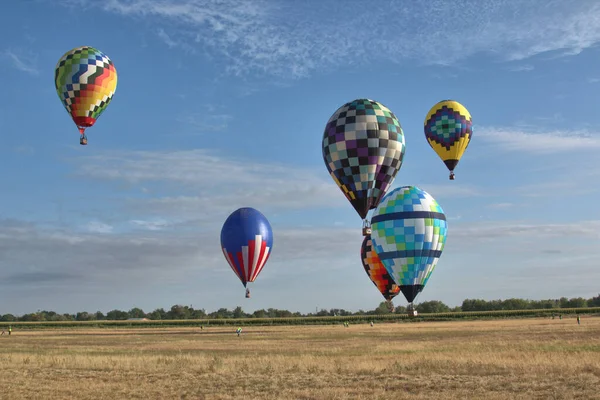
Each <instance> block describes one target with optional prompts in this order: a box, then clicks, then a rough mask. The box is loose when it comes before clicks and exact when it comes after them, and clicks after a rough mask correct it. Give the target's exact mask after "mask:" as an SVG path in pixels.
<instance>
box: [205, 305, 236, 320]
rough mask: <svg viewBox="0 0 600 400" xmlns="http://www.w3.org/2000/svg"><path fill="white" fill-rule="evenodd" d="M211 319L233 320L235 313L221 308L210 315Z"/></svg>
mask: <svg viewBox="0 0 600 400" xmlns="http://www.w3.org/2000/svg"><path fill="white" fill-rule="evenodd" d="M208 316H209V317H211V318H218V319H223V318H231V317H232V316H233V313H232V312H231V311H229V310H228V309H226V308H223V307H221V308H219V309H218V310H217V311H214V312H211V313H210V314H208Z"/></svg>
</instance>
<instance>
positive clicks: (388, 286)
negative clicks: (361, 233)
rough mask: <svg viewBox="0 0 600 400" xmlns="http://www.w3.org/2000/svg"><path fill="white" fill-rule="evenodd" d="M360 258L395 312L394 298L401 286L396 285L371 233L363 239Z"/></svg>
mask: <svg viewBox="0 0 600 400" xmlns="http://www.w3.org/2000/svg"><path fill="white" fill-rule="evenodd" d="M360 258H361V260H362V264H363V267H364V269H365V272H366V273H367V275H368V276H369V279H371V281H372V282H373V284H374V285H375V286H376V287H377V289H378V290H379V292H381V294H382V295H383V297H384V298H385V299H386V300H387V303H388V308H389V309H390V311H392V312H393V310H394V305H393V304H392V299H393V298H394V297H396V296H397V295H398V293H400V288H399V287H398V285H396V283H395V282H394V280H393V279H392V277H391V276H390V274H389V273H388V272H387V270H386V269H385V267H384V266H383V264H382V263H381V260H380V259H379V256H378V255H377V253H376V252H375V250H374V249H373V242H372V240H371V235H367V236H365V238H364V239H363V242H362V246H361V248H360Z"/></svg>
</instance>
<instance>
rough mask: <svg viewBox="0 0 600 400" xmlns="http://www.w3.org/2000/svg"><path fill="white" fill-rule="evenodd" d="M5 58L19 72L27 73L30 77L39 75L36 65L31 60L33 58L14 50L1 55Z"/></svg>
mask: <svg viewBox="0 0 600 400" xmlns="http://www.w3.org/2000/svg"><path fill="white" fill-rule="evenodd" d="M0 54H1V55H3V56H4V58H6V59H8V60H9V61H10V62H11V64H12V65H13V67H15V68H16V69H18V70H19V71H23V72H26V73H28V74H30V75H39V73H40V72H39V71H38V69H37V68H36V67H35V66H34V63H33V62H32V61H34V60H32V59H31V58H32V56H24V55H21V54H18V53H17V52H14V51H12V50H5V51H4V52H3V53H0Z"/></svg>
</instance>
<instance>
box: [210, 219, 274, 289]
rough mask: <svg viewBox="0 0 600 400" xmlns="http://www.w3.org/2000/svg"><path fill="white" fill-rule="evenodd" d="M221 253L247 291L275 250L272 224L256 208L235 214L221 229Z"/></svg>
mask: <svg viewBox="0 0 600 400" xmlns="http://www.w3.org/2000/svg"><path fill="white" fill-rule="evenodd" d="M221 249H222V250H223V254H224V255H225V259H226V260H227V262H228V263H229V265H230V266H231V269H233V272H235V274H236V275H237V276H238V278H239V279H240V281H241V282H242V284H243V285H244V287H245V286H246V284H247V283H248V282H254V280H255V279H256V277H257V276H258V274H259V273H260V271H261V270H262V269H263V267H264V266H265V263H266V262H267V260H268V258H269V255H270V254H271V250H272V249H273V232H272V230H271V225H270V224H269V221H268V220H267V218H266V217H265V216H264V215H263V214H261V213H260V212H259V211H257V210H255V209H254V208H250V207H245V208H240V209H238V210H236V211H234V212H233V213H231V215H229V217H228V218H227V219H226V220H225V223H224V224H223V228H222V229H221Z"/></svg>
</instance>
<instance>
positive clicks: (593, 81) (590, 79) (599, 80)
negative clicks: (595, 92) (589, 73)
mask: <svg viewBox="0 0 600 400" xmlns="http://www.w3.org/2000/svg"><path fill="white" fill-rule="evenodd" d="M598 82H600V78H589V79H588V83H598Z"/></svg>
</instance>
